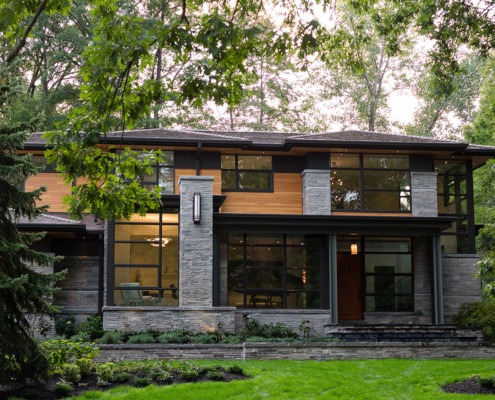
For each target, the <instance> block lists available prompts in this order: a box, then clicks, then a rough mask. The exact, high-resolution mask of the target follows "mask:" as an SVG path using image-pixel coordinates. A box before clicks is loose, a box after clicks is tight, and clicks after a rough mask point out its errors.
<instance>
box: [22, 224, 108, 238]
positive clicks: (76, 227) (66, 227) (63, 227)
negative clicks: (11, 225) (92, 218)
mask: <svg viewBox="0 0 495 400" xmlns="http://www.w3.org/2000/svg"><path fill="white" fill-rule="evenodd" d="M16 226H17V228H18V229H19V230H22V231H36V232H42V231H47V232H79V233H84V234H87V235H98V234H99V233H101V232H103V229H102V230H91V231H88V230H86V225H84V224H37V223H21V224H17V225H16Z"/></svg>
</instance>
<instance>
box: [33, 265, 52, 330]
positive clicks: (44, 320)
mask: <svg viewBox="0 0 495 400" xmlns="http://www.w3.org/2000/svg"><path fill="white" fill-rule="evenodd" d="M29 268H30V269H31V270H32V271H34V272H37V273H38V274H42V275H49V274H53V272H54V267H53V265H45V266H43V265H38V264H30V265H29ZM52 302H53V299H52ZM55 304H56V303H55ZM26 317H27V320H28V321H29V325H30V326H31V329H32V332H33V333H34V335H35V336H36V337H40V336H46V337H53V336H55V320H54V318H53V316H50V315H45V314H40V315H34V314H28V315H27V316H26Z"/></svg>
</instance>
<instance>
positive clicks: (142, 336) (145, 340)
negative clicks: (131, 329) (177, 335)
mask: <svg viewBox="0 0 495 400" xmlns="http://www.w3.org/2000/svg"><path fill="white" fill-rule="evenodd" d="M127 343H129V344H150V343H156V339H155V338H154V337H153V336H152V335H150V334H149V333H138V334H136V335H133V336H131V337H129V339H128V340H127Z"/></svg>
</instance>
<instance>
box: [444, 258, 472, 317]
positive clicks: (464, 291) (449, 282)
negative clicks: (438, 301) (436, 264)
mask: <svg viewBox="0 0 495 400" xmlns="http://www.w3.org/2000/svg"><path fill="white" fill-rule="evenodd" d="M478 261H479V256H477V255H475V254H443V255H442V268H443V307H444V316H445V322H446V323H448V322H449V321H450V319H451V317H452V315H453V314H455V313H456V312H457V310H458V309H459V307H460V306H461V305H462V304H464V303H473V302H477V301H480V300H481V282H480V279H479V278H477V277H475V275H476V272H478V267H477V266H476V263H477V262H478Z"/></svg>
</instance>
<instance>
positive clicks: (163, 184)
mask: <svg viewBox="0 0 495 400" xmlns="http://www.w3.org/2000/svg"><path fill="white" fill-rule="evenodd" d="M141 154H143V155H145V154H146V153H145V152H142V153H141ZM162 159H163V161H162V163H160V164H158V163H156V164H155V166H154V168H153V169H154V171H153V172H152V173H150V174H141V175H140V176H139V180H140V181H141V183H142V185H143V186H145V187H148V188H150V190H151V189H152V188H153V187H155V186H158V187H160V188H161V191H162V194H173V193H174V189H175V186H174V152H173V151H163V152H162Z"/></svg>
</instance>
